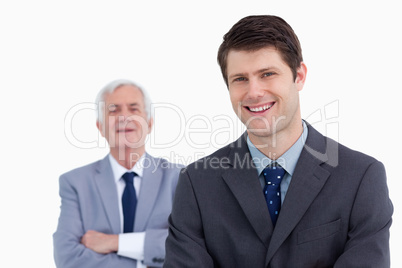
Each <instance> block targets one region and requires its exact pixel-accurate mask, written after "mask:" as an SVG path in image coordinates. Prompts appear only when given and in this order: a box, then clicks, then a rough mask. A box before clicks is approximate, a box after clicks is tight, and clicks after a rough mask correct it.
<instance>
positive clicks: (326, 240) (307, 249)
mask: <svg viewBox="0 0 402 268" xmlns="http://www.w3.org/2000/svg"><path fill="white" fill-rule="evenodd" d="M308 133H309V134H308V138H307V141H306V145H305V147H304V149H303V151H302V153H301V155H300V158H299V160H298V163H297V166H296V168H295V171H294V174H293V177H292V181H291V183H290V186H289V189H288V192H287V194H286V198H285V200H284V203H283V205H282V209H281V212H280V214H279V218H278V221H277V224H276V227H275V229H274V228H273V225H272V222H271V220H270V217H269V213H268V209H267V205H266V202H265V199H264V196H263V194H262V189H261V185H260V182H259V180H258V174H257V171H256V169H255V166H254V165H253V162H252V159H251V156H250V153H249V151H248V147H247V144H246V138H245V137H246V136H245V135H243V136H242V137H240V138H239V139H238V140H237V141H236V142H234V143H232V144H230V145H229V146H226V147H224V148H222V149H220V150H218V151H217V152H215V153H214V154H212V155H211V156H209V157H206V158H204V159H201V160H200V161H197V162H195V163H193V164H191V165H189V166H188V167H187V168H186V169H185V172H182V173H181V174H180V178H179V182H178V186H177V190H176V196H175V199H174V203H173V210H172V214H171V216H170V218H169V224H170V227H169V236H168V238H167V240H166V251H167V252H166V260H165V264H164V267H200V268H201V267H202V268H208V267H230V268H233V267H253V268H254V267H271V268H287V267H289V268H298V267H306V268H313V267H339V268H345V267H365V268H367V267H373V268H380V267H389V266H390V256H389V227H390V225H391V216H392V213H393V207H392V203H391V201H390V199H389V196H388V188H387V185H386V175H385V170H384V166H383V165H382V164H381V163H380V162H378V161H377V160H375V159H374V158H372V157H369V156H367V155H364V154H361V153H359V152H356V151H352V150H350V149H348V148H346V147H344V146H342V145H340V144H338V143H336V142H335V141H333V140H331V139H328V138H325V137H324V136H322V135H321V134H320V133H318V132H317V131H316V130H315V129H314V128H312V127H311V126H309V129H308Z"/></svg>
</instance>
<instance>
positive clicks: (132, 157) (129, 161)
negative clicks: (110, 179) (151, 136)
mask: <svg viewBox="0 0 402 268" xmlns="http://www.w3.org/2000/svg"><path fill="white" fill-rule="evenodd" d="M144 153H145V146H142V147H140V148H130V147H120V148H110V154H111V155H112V156H113V157H114V159H116V161H117V162H118V163H119V165H121V166H123V167H125V168H126V169H129V170H130V169H132V168H133V167H134V166H135V164H136V163H137V161H138V160H139V159H140V158H141V156H142V155H143V154H144Z"/></svg>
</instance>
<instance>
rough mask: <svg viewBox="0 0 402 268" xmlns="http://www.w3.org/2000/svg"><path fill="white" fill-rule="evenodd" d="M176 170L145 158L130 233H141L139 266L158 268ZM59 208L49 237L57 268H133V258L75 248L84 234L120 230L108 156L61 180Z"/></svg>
mask: <svg viewBox="0 0 402 268" xmlns="http://www.w3.org/2000/svg"><path fill="white" fill-rule="evenodd" d="M180 169H181V166H178V165H176V164H172V163H169V162H167V161H166V160H164V159H160V158H154V157H152V156H150V155H148V154H146V156H145V160H144V173H143V179H142V182H141V190H140V193H139V196H138V203H137V210H136V217H135V224H134V232H144V231H145V232H146V234H145V245H144V264H145V265H147V266H162V264H163V261H164V258H165V240H166V237H167V234H168V222H167V220H168V216H169V214H170V212H171V207H172V202H173V196H174V193H175V189H176V185H177V180H178V176H179V172H180ZM59 183H60V197H61V208H60V218H59V223H58V227H57V230H56V232H55V233H54V235H53V242H54V259H55V262H56V265H57V267H63V268H64V267H74V268H77V267H85V268H89V267H96V268H102V267H105V268H111V267H119V268H124V267H131V268H133V267H134V268H135V267H136V260H134V259H130V258H125V257H121V256H118V255H117V254H115V253H112V254H106V255H103V254H98V253H96V252H94V251H92V250H90V249H87V248H86V247H85V246H83V245H82V244H80V240H81V237H82V236H83V235H84V234H85V232H87V231H88V230H95V231H99V232H103V233H107V234H119V233H120V232H121V230H120V228H121V224H120V216H119V207H118V202H119V200H118V197H117V189H116V184H115V182H114V179H113V172H112V168H111V166H110V161H109V159H108V157H105V158H104V159H103V160H100V161H97V162H95V163H92V164H90V165H87V166H84V167H81V168H77V169H74V170H72V171H70V172H68V173H65V174H63V175H61V177H60V181H59Z"/></svg>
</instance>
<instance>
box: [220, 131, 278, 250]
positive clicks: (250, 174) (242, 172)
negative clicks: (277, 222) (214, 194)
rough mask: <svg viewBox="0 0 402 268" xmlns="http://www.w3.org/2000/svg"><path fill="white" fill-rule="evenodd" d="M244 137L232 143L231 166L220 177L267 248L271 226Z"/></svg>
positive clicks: (229, 156) (256, 173)
mask: <svg viewBox="0 0 402 268" xmlns="http://www.w3.org/2000/svg"><path fill="white" fill-rule="evenodd" d="M246 137H247V136H245V135H242V136H241V137H240V138H239V139H238V140H237V141H236V142H235V143H233V144H232V145H233V148H232V149H231V151H230V152H229V155H228V158H229V160H230V165H231V166H232V167H231V168H228V169H227V170H226V171H225V172H224V173H223V174H222V177H223V179H224V181H225V182H226V184H227V185H228V187H229V188H230V190H231V191H232V193H233V194H234V196H235V197H236V199H237V201H238V202H239V204H240V207H241V208H242V209H243V212H244V214H245V215H246V217H247V219H248V221H249V222H250V223H251V226H252V227H253V228H254V230H255V232H256V233H257V235H258V236H259V238H260V240H261V241H262V243H263V244H264V245H265V246H266V247H267V248H268V245H269V241H270V238H271V234H272V230H273V226H272V222H271V219H270V217H269V213H268V208H267V205H266V203H265V199H264V195H263V193H262V189H261V184H260V182H259V180H258V172H257V170H256V168H255V166H254V163H253V161H252V159H251V155H250V152H249V150H248V147H247V143H246V140H245V138H246Z"/></svg>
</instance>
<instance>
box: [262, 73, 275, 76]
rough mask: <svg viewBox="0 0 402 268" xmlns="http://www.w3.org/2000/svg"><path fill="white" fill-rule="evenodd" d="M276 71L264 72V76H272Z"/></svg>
mask: <svg viewBox="0 0 402 268" xmlns="http://www.w3.org/2000/svg"><path fill="white" fill-rule="evenodd" d="M274 74H275V73H273V72H269V73H264V74H263V75H262V76H263V77H267V76H272V75H274Z"/></svg>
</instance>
